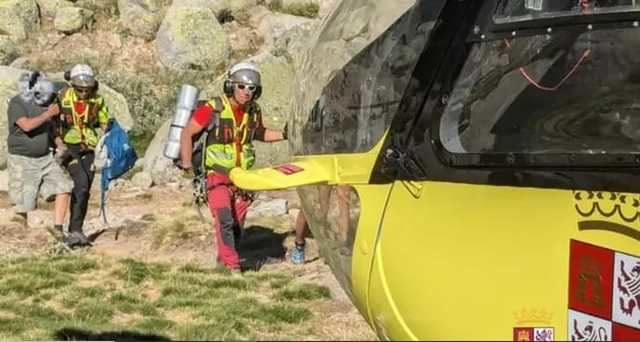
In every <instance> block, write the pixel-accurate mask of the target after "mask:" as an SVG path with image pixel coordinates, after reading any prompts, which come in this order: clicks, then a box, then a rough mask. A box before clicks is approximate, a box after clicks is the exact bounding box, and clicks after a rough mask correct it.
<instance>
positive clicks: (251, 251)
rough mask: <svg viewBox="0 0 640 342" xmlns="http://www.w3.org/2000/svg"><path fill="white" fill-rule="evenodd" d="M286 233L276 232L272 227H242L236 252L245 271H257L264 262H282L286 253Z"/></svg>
mask: <svg viewBox="0 0 640 342" xmlns="http://www.w3.org/2000/svg"><path fill="white" fill-rule="evenodd" d="M287 234H288V233H276V232H274V231H273V229H270V228H266V227H261V226H251V227H249V228H246V229H244V232H243V233H242V237H241V238H240V244H239V246H238V253H239V254H240V259H241V260H242V269H243V270H245V271H259V270H260V268H262V266H263V265H265V264H271V263H278V262H283V261H284V258H285V254H286V249H285V247H284V240H285V239H286V237H287Z"/></svg>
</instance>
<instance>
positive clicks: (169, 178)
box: [143, 119, 180, 184]
mask: <svg viewBox="0 0 640 342" xmlns="http://www.w3.org/2000/svg"><path fill="white" fill-rule="evenodd" d="M171 121H172V119H169V120H167V121H166V122H165V123H164V124H163V125H162V126H161V127H160V129H159V130H158V131H157V132H156V134H155V136H154V137H153V140H151V143H150V144H149V147H147V151H146V152H145V153H144V168H143V170H144V172H145V173H146V174H148V175H150V176H151V180H152V182H153V183H154V184H166V183H170V182H174V181H176V179H178V178H179V177H180V172H179V170H178V169H177V168H176V167H174V166H173V161H172V160H170V159H167V158H166V157H165V156H164V146H165V144H166V143H167V140H168V138H169V128H170V127H171Z"/></svg>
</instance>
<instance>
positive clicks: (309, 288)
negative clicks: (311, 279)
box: [276, 284, 331, 300]
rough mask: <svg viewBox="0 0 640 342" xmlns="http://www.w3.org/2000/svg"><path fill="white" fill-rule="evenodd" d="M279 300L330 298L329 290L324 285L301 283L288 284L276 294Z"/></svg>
mask: <svg viewBox="0 0 640 342" xmlns="http://www.w3.org/2000/svg"><path fill="white" fill-rule="evenodd" d="M276 298H278V299H280V300H314V299H328V298H331V291H329V289H328V288H327V287H325V286H319V285H315V284H302V285H294V286H288V287H285V288H283V289H281V290H280V291H278V293H277V294H276Z"/></svg>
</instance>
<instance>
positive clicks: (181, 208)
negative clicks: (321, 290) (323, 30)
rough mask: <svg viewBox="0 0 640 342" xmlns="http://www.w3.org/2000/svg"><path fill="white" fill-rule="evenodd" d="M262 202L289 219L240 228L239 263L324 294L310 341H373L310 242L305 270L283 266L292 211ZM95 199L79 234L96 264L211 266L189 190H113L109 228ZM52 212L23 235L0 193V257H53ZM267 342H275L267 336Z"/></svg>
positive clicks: (41, 214) (292, 203) (209, 235)
mask: <svg viewBox="0 0 640 342" xmlns="http://www.w3.org/2000/svg"><path fill="white" fill-rule="evenodd" d="M259 196H261V198H286V199H287V200H288V203H289V213H288V214H285V215H279V216H270V217H264V216H263V217H253V218H250V219H248V220H247V222H246V223H245V231H244V235H243V239H242V242H241V244H240V247H239V249H240V252H241V257H242V258H243V259H244V261H245V265H246V267H247V268H248V269H249V270H252V271H258V272H282V273H289V274H293V275H295V277H296V278H297V279H299V280H301V281H304V282H309V283H315V284H318V285H323V286H326V287H327V288H329V289H330V291H331V293H332V299H331V300H328V301H324V302H322V303H320V304H318V305H317V306H316V307H314V310H313V311H314V312H313V313H314V318H313V319H312V320H311V322H310V324H311V327H310V329H309V331H310V333H309V336H308V338H309V339H319V340H373V339H376V337H375V334H374V333H373V332H372V330H371V328H370V327H369V326H368V324H367V323H366V322H365V321H364V319H363V318H362V316H361V315H360V314H359V312H358V311H357V309H356V308H355V307H354V306H353V305H352V304H351V302H350V300H349V298H348V297H347V295H346V294H345V293H344V291H343V290H342V288H341V287H340V285H339V284H338V282H337V281H336V279H335V278H334V276H333V275H332V273H331V271H330V270H329V267H328V266H327V265H326V264H325V263H324V262H323V260H322V258H321V257H320V256H319V255H318V248H317V245H316V244H315V241H314V240H313V239H312V238H310V239H307V245H308V248H307V260H309V262H307V263H306V264H304V265H301V266H296V265H292V264H290V263H289V262H287V261H286V258H287V257H288V255H287V254H286V251H287V250H288V249H289V248H291V247H292V246H293V240H294V236H293V231H292V227H293V221H294V219H295V214H296V213H297V211H298V208H299V207H298V205H299V204H298V198H297V194H296V193H295V192H293V191H285V192H273V193H268V194H266V193H265V194H259ZM99 199H100V194H99V192H97V191H96V192H94V194H93V195H92V199H91V202H90V209H89V213H88V217H87V220H86V223H85V233H87V235H94V236H95V237H96V239H95V241H94V246H93V247H92V248H91V250H90V252H91V253H94V254H95V255H97V256H105V257H113V258H134V259H136V260H140V261H146V262H165V263H170V264H187V263H190V264H195V265H209V266H211V265H215V259H216V258H215V251H214V250H215V248H214V235H213V230H212V228H211V219H210V214H209V213H208V210H207V208H201V212H202V214H203V216H204V218H205V221H204V222H203V221H202V220H201V219H200V217H199V215H198V211H197V210H196V207H195V206H194V205H193V204H192V203H191V199H192V197H191V189H190V187H189V186H188V184H178V183H175V184H169V185H166V186H156V187H153V188H151V189H147V190H142V189H139V188H135V187H133V186H130V185H129V186H120V187H115V188H114V189H112V190H111V191H110V192H109V196H108V201H107V221H108V224H105V223H104V222H103V219H102V217H100V216H99V211H100V210H99ZM51 209H52V205H51V204H50V203H43V202H41V203H40V208H39V209H38V210H36V211H35V212H32V213H31V214H30V215H29V219H28V227H25V226H24V225H23V224H22V223H21V222H15V221H14V215H13V209H12V208H11V206H10V203H9V200H8V196H7V194H6V193H4V192H0V229H1V230H2V239H0V255H2V256H3V257H21V256H42V257H46V256H47V255H51V254H52V253H55V252H56V250H55V249H54V248H53V246H54V244H53V240H52V238H51V236H50V235H49V234H48V233H47V231H46V229H45V228H46V226H47V225H51V224H52V222H53V216H52V211H51ZM264 338H265V339H272V338H275V337H270V336H265V337H264Z"/></svg>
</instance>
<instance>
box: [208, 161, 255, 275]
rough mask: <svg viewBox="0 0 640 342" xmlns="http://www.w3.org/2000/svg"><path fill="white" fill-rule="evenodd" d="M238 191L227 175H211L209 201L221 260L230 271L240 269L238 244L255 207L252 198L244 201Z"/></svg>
mask: <svg viewBox="0 0 640 342" xmlns="http://www.w3.org/2000/svg"><path fill="white" fill-rule="evenodd" d="M234 189H235V186H234V185H233V183H231V180H230V179H229V177H227V176H225V175H223V174H219V173H211V174H209V175H208V176H207V199H208V202H209V211H211V215H213V218H214V224H213V225H214V229H215V232H216V245H217V246H218V260H219V261H221V262H222V263H223V264H224V265H225V266H226V267H227V268H228V269H238V268H240V256H239V255H238V250H237V249H236V245H237V243H238V239H239V238H240V234H241V232H242V227H243V225H244V219H245V217H246V216H247V210H248V209H249V206H250V205H251V201H250V200H249V199H245V198H243V196H241V195H240V194H239V193H238V191H236V190H234Z"/></svg>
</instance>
